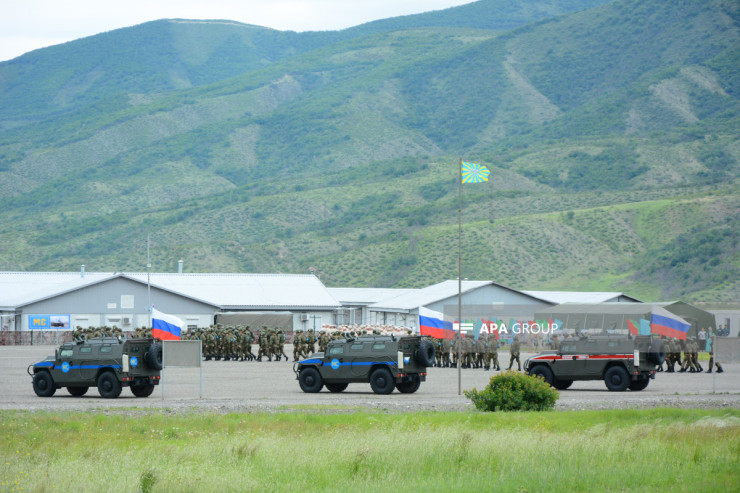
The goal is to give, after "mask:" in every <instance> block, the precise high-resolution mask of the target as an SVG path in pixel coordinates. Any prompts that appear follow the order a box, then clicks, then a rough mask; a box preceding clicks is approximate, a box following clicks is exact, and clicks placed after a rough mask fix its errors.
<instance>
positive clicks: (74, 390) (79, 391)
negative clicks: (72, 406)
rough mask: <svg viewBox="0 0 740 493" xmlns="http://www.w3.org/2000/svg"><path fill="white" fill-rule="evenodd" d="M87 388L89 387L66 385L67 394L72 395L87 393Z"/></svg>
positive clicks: (80, 395) (78, 395) (79, 395)
mask: <svg viewBox="0 0 740 493" xmlns="http://www.w3.org/2000/svg"><path fill="white" fill-rule="evenodd" d="M88 388H89V387H67V392H69V395H72V396H74V397H82V396H83V395H85V394H87V389H88Z"/></svg>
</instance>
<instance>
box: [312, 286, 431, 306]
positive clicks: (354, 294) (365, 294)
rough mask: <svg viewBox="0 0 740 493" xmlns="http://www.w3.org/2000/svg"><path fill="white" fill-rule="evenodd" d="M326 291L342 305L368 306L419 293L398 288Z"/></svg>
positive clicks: (331, 289) (330, 289) (333, 289)
mask: <svg viewBox="0 0 740 493" xmlns="http://www.w3.org/2000/svg"><path fill="white" fill-rule="evenodd" d="M327 290H328V291H329V294H331V295H332V296H333V297H334V299H336V300H337V301H339V302H340V303H341V304H343V305H370V304H373V303H378V302H380V301H383V300H387V299H389V298H395V297H396V296H401V295H406V294H412V293H414V292H416V291H419V290H418V289H398V288H327Z"/></svg>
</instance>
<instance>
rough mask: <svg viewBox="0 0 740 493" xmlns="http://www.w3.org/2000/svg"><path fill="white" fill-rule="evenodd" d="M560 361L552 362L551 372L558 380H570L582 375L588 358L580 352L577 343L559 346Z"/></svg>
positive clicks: (571, 342)
mask: <svg viewBox="0 0 740 493" xmlns="http://www.w3.org/2000/svg"><path fill="white" fill-rule="evenodd" d="M558 355H559V356H560V359H556V360H553V363H552V365H553V372H554V373H555V376H556V377H558V378H565V379H567V378H572V377H576V376H578V375H582V374H583V370H584V368H585V366H586V360H587V358H588V356H587V355H586V354H584V353H583V352H582V351H581V348H580V347H579V344H578V341H563V342H562V343H561V344H560V352H559V353H558Z"/></svg>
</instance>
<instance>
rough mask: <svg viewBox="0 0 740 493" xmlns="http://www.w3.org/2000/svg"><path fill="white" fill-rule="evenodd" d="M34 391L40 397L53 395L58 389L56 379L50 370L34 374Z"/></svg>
mask: <svg viewBox="0 0 740 493" xmlns="http://www.w3.org/2000/svg"><path fill="white" fill-rule="evenodd" d="M33 391H34V392H36V395H37V396H39V397H51V396H52V395H54V392H56V391H57V386H56V384H54V379H53V378H51V374H50V373H49V372H48V371H40V372H38V373H36V374H35V375H34V376H33Z"/></svg>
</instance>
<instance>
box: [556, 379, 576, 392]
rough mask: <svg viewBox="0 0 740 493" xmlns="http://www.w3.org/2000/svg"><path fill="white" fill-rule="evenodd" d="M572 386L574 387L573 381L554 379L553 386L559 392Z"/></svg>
mask: <svg viewBox="0 0 740 493" xmlns="http://www.w3.org/2000/svg"><path fill="white" fill-rule="evenodd" d="M571 385H573V380H560V379H559V378H554V379H553V381H552V386H553V387H555V388H556V389H558V390H565V389H567V388H568V387H570V386H571Z"/></svg>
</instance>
